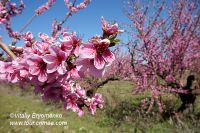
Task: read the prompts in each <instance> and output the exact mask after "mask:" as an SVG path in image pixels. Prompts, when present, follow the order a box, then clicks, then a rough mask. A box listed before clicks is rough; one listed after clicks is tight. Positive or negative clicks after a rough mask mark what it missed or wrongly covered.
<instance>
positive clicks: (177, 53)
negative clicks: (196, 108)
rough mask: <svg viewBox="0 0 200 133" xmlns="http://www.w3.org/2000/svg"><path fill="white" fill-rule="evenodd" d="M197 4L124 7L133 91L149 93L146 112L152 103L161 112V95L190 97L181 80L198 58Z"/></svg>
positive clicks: (134, 2) (181, 0) (130, 4)
mask: <svg viewBox="0 0 200 133" xmlns="http://www.w3.org/2000/svg"><path fill="white" fill-rule="evenodd" d="M199 4H200V3H199V2H198V1H187V0H178V1H171V2H169V3H168V2H165V1H160V2H159V1H157V2H151V1H148V2H147V1H143V3H142V2H141V1H137V0H129V1H128V3H127V5H126V9H127V10H126V13H127V16H128V18H129V20H130V21H131V24H129V25H128V31H127V32H128V33H129V36H130V38H131V41H129V43H128V48H129V53H130V56H131V57H132V58H131V65H132V70H133V73H134V80H135V81H136V84H137V88H136V91H137V92H144V91H145V90H148V91H150V92H151V99H150V104H149V108H148V109H147V110H148V111H150V110H151V108H152V107H153V105H154V103H157V104H158V106H159V110H160V111H161V112H162V111H163V108H162V107H163V106H162V102H161V97H162V96H163V95H167V94H169V93H178V94H179V93H190V92H188V89H190V88H187V87H184V84H183V79H184V77H185V76H186V75H187V73H189V74H191V68H192V66H193V65H195V64H196V63H195V62H199V58H200V8H199V7H200V5H199ZM198 64H199V63H198ZM196 68H197V69H199V68H200V67H199V66H197V67H196ZM195 77H196V76H195Z"/></svg>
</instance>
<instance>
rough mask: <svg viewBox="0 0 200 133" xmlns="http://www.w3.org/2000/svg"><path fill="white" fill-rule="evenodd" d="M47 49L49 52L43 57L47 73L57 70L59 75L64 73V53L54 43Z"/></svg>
mask: <svg viewBox="0 0 200 133" xmlns="http://www.w3.org/2000/svg"><path fill="white" fill-rule="evenodd" d="M49 51H50V54H47V55H45V56H44V57H43V60H44V62H46V63H47V73H53V72H55V71H57V72H58V73H59V74H61V75H63V74H65V72H66V66H65V61H66V60H67V55H66V53H65V52H64V51H62V50H61V49H60V48H59V47H58V46H56V45H52V46H51V48H50V50H49Z"/></svg>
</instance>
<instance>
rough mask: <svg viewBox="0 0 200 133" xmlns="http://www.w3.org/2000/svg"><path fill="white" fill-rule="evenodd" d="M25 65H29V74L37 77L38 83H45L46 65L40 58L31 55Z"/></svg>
mask: <svg viewBox="0 0 200 133" xmlns="http://www.w3.org/2000/svg"><path fill="white" fill-rule="evenodd" d="M27 64H28V65H29V73H30V74H31V75H34V76H38V80H39V81H40V82H45V81H47V64H46V63H45V62H44V61H43V59H42V57H40V56H38V55H33V56H32V57H30V58H28V60H27Z"/></svg>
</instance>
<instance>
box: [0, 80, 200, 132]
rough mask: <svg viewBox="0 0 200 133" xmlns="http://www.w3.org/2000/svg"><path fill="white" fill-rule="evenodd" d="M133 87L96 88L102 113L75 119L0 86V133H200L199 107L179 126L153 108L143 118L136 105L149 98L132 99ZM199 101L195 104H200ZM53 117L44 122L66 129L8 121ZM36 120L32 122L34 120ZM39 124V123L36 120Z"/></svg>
mask: <svg viewBox="0 0 200 133" xmlns="http://www.w3.org/2000/svg"><path fill="white" fill-rule="evenodd" d="M132 90H133V85H132V84H131V82H128V81H113V82H109V83H108V84H106V85H105V86H103V87H101V88H99V92H100V93H102V94H103V97H104V100H105V105H104V109H102V110H98V111H97V112H96V114H95V115H94V116H92V115H90V114H89V113H88V112H86V115H84V116H83V117H81V118H80V117H78V116H77V114H76V113H73V112H72V111H67V110H64V109H63V107H62V106H61V104H53V103H51V102H46V103H45V102H43V101H42V100H41V97H40V96H38V95H35V94H34V93H33V92H32V89H31V88H30V89H28V87H27V89H25V90H21V89H20V88H18V87H14V86H12V85H2V84H1V86H0V133H7V132H10V133H15V132H16V133H18V132H20V133H23V132H24V133H26V132H28V133H37V132H41V133H55V132H56V133H146V132H147V133H148V132H149V133H167V132H170V133H171V132H172V133H179V132H183V133H184V132H185V133H188V132H190V133H193V132H194V133H198V132H200V130H199V129H200V120H199V117H200V106H199V105H198V104H197V105H196V110H195V114H192V115H187V116H184V117H181V118H180V120H181V123H180V122H177V121H176V120H174V119H173V118H164V117H162V116H161V114H159V113H158V112H157V109H156V108H154V109H153V112H151V113H150V114H146V113H145V111H144V110H142V109H141V108H140V107H139V106H138V105H139V103H140V101H141V100H142V99H143V98H145V97H148V96H149V94H148V93H145V94H142V95H132V94H131V92H132ZM164 99H165V103H166V104H167V105H168V106H169V107H172V108H177V107H178V106H179V104H180V101H179V99H177V98H176V97H172V98H171V99H170V100H169V98H168V99H167V98H164ZM199 101H200V100H199V99H198V100H197V103H199ZM24 112H26V113H28V114H32V113H40V114H44V113H53V114H62V116H63V117H62V118H56V119H50V118H49V119H45V121H54V122H57V121H66V122H67V126H10V121H22V120H25V119H20V118H18V119H14V118H10V117H9V115H10V113H24ZM34 120H35V119H34ZM39 121H41V119H40V120H39Z"/></svg>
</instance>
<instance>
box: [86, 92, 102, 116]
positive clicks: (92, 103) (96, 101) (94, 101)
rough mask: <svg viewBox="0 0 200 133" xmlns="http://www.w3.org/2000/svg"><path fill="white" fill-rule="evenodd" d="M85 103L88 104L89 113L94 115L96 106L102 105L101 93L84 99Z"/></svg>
mask: <svg viewBox="0 0 200 133" xmlns="http://www.w3.org/2000/svg"><path fill="white" fill-rule="evenodd" d="M86 104H87V105H89V108H88V109H89V111H90V112H91V114H93V115H94V113H95V112H96V109H97V108H102V107H103V99H102V95H101V94H98V93H97V94H95V95H94V96H93V97H92V98H91V99H88V100H87V101H86Z"/></svg>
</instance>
